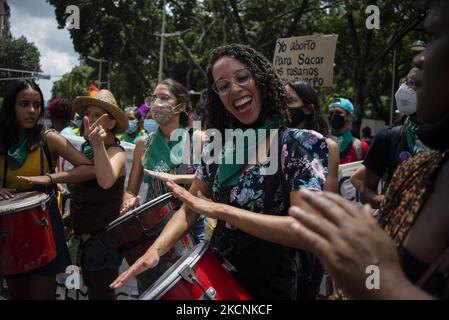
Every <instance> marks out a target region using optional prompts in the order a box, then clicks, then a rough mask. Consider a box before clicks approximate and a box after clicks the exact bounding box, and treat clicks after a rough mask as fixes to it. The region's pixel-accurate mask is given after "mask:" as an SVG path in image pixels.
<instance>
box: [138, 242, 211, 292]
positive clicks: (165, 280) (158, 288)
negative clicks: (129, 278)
mask: <svg viewBox="0 0 449 320" xmlns="http://www.w3.org/2000/svg"><path fill="white" fill-rule="evenodd" d="M207 248H208V243H207V242H202V243H199V244H197V245H196V246H195V247H193V248H192V249H190V250H189V251H188V252H187V253H186V254H185V255H184V256H183V257H182V258H180V259H179V260H178V261H177V262H176V263H175V264H174V265H172V266H171V267H170V268H169V269H168V270H167V271H165V272H164V274H163V275H162V276H161V277H160V278H159V279H158V280H157V281H156V282H155V283H154V284H153V285H152V286H151V287H150V288H149V289H147V290H146V291H145V292H144V293H142V295H141V296H140V297H139V300H157V299H159V298H161V297H162V296H163V295H164V294H165V293H166V292H167V291H168V290H170V289H171V288H172V287H173V286H174V285H175V284H176V283H177V282H178V281H179V280H180V279H181V275H180V273H181V271H182V270H183V269H184V268H185V267H186V266H189V267H190V268H193V266H195V265H196V264H197V262H198V261H199V260H200V259H201V257H202V256H203V254H204V253H205V252H206V250H207Z"/></svg>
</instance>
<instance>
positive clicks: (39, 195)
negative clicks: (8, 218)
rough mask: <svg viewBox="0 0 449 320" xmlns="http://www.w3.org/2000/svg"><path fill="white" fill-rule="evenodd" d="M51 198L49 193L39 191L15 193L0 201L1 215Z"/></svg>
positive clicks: (31, 206)
mask: <svg viewBox="0 0 449 320" xmlns="http://www.w3.org/2000/svg"><path fill="white" fill-rule="evenodd" d="M49 199H50V196H49V195H48V194H46V193H43V192H38V191H31V192H19V193H15V194H14V198H12V199H8V200H2V201H0V215H4V214H10V213H14V212H18V211H23V210H26V209H30V208H34V207H36V206H37V205H40V204H41V203H46V202H47V201H48V200H49Z"/></svg>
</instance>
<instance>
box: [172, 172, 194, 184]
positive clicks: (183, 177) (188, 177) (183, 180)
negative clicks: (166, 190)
mask: <svg viewBox="0 0 449 320" xmlns="http://www.w3.org/2000/svg"><path fill="white" fill-rule="evenodd" d="M193 179H195V175H194V174H177V175H176V181H175V182H176V183H177V184H184V185H191V184H192V182H193Z"/></svg>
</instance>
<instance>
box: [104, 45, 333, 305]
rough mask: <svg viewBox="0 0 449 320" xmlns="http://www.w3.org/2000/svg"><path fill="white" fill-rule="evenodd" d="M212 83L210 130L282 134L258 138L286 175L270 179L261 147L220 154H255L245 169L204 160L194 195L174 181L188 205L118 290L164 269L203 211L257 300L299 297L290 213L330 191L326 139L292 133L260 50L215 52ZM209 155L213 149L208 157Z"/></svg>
mask: <svg viewBox="0 0 449 320" xmlns="http://www.w3.org/2000/svg"><path fill="white" fill-rule="evenodd" d="M208 85H209V88H210V89H209V91H208V100H207V105H206V110H207V111H206V128H208V129H212V128H213V129H216V130H218V131H219V132H220V133H221V136H222V137H224V136H225V134H224V133H225V130H226V129H243V130H245V129H259V130H265V132H266V131H267V130H270V129H279V134H278V135H275V136H274V137H273V136H270V135H269V134H268V135H267V136H268V138H267V139H259V140H257V139H256V141H257V142H256V144H255V145H256V146H257V148H259V150H260V148H261V149H262V150H264V152H266V153H267V152H268V151H270V152H274V154H275V157H273V158H274V159H275V161H277V160H280V162H281V163H279V165H278V172H277V173H275V174H272V175H266V174H265V173H266V172H267V167H268V165H270V164H267V163H266V162H265V163H262V161H261V159H259V158H258V157H256V152H255V151H254V148H253V149H252V150H253V151H254V152H250V151H249V150H250V149H251V146H250V145H249V144H248V143H246V144H244V145H239V146H237V145H236V144H235V143H231V145H232V148H226V149H222V150H223V153H217V157H218V158H222V159H223V158H224V157H225V155H224V152H225V150H226V154H227V156H229V154H230V155H231V156H232V155H234V156H235V155H236V153H239V152H242V151H243V152H245V153H247V158H246V159H245V161H244V163H243V164H238V163H236V164H228V163H227V162H225V161H217V162H216V163H207V164H206V163H205V162H203V163H202V164H201V165H200V166H199V167H198V169H197V171H196V174H195V179H194V181H193V183H192V185H191V187H190V190H189V191H187V190H185V189H184V188H182V187H180V186H178V185H177V184H175V183H173V182H168V183H167V186H168V187H169V189H170V190H171V191H172V192H173V193H174V194H175V196H176V197H178V198H179V199H181V200H182V201H183V206H182V207H181V208H180V209H179V210H178V211H177V212H176V213H175V214H174V216H173V217H172V219H171V220H170V221H169V222H168V223H167V225H166V227H165V228H164V230H163V231H162V233H161V234H160V236H159V237H158V238H157V240H156V241H155V242H154V244H153V245H152V246H151V247H150V248H149V249H148V250H147V252H146V253H145V255H143V256H142V257H141V258H140V259H139V260H138V261H137V262H136V263H135V264H134V265H132V266H131V267H130V269H129V270H128V271H126V272H125V273H123V274H122V275H121V276H120V277H119V278H117V280H116V281H115V282H114V283H113V284H112V287H119V286H121V285H122V284H123V283H124V281H126V280H127V279H129V278H130V277H132V276H135V275H137V274H139V273H141V272H143V271H144V270H146V269H148V268H151V267H154V266H156V265H157V263H158V262H159V257H160V256H162V255H164V254H165V253H166V252H167V251H168V250H169V249H170V247H171V246H172V245H173V244H174V243H175V242H176V241H177V240H178V239H179V238H180V237H181V236H182V235H183V234H184V233H185V232H187V230H189V229H190V228H191V227H192V225H193V224H194V222H195V220H196V219H197V217H198V215H200V214H202V215H205V216H207V217H210V218H214V219H218V220H220V221H219V223H218V226H217V227H216V228H215V230H214V234H213V235H212V239H211V246H212V247H213V248H214V249H215V250H214V252H215V253H217V254H219V255H221V256H222V257H223V258H225V259H226V260H227V261H228V262H229V263H230V264H232V265H233V266H234V267H235V270H236V271H235V272H233V274H234V276H236V278H237V280H238V281H239V282H240V283H241V284H242V285H243V286H244V287H245V289H247V290H248V292H249V293H250V294H251V295H252V296H253V297H254V298H256V299H295V298H296V293H297V290H296V280H297V278H296V277H297V269H298V266H297V260H296V250H295V249H293V248H290V247H293V246H295V245H296V244H297V242H298V241H297V237H295V236H294V234H293V233H292V232H291V231H289V230H290V229H291V228H289V226H290V224H291V223H292V222H293V220H292V218H291V217H288V216H287V209H288V208H289V206H290V204H295V205H300V202H299V198H298V196H297V194H298V192H299V190H300V189H303V188H305V189H308V190H315V191H320V190H322V188H323V185H324V183H325V181H326V176H327V146H326V143H325V141H324V138H323V137H322V136H321V135H320V134H318V133H314V132H309V131H302V130H298V129H289V128H286V124H288V123H289V120H290V119H289V116H288V111H287V108H288V95H287V93H286V91H285V89H284V87H283V85H282V83H281V81H280V79H279V78H278V76H277V75H276V74H275V72H274V68H273V67H272V66H271V64H270V63H269V62H268V61H267V60H266V59H265V58H264V57H263V56H262V55H261V54H260V53H258V52H257V51H255V50H254V49H252V48H249V47H247V46H243V45H238V44H233V45H227V46H224V47H220V48H217V49H215V50H214V51H213V52H212V58H211V62H210V65H209V68H208ZM248 132H249V131H248ZM259 132H260V131H259ZM268 133H269V132H268ZM275 139H278V142H279V148H278V149H276V148H273V149H272V150H271V149H270V148H271V147H272V146H276V144H272V142H273V141H275ZM214 142H215V141H214ZM222 144H224V141H222ZM210 145H212V142H211V144H210ZM252 147H254V146H252ZM208 152H210V149H209V148H208V144H206V145H205V147H204V153H203V155H205V154H206V153H208ZM228 153H229V154H228ZM249 159H252V160H256V161H249ZM250 162H251V163H256V164H255V165H250ZM217 163H220V164H217ZM276 163H277V162H276ZM208 198H211V199H212V201H211V200H209V199H208Z"/></svg>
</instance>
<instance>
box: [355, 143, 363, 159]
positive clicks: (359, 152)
mask: <svg viewBox="0 0 449 320" xmlns="http://www.w3.org/2000/svg"><path fill="white" fill-rule="evenodd" d="M352 145H353V146H354V150H355V153H356V154H357V160H359V161H360V160H362V159H363V145H362V142H361V141H360V140H359V139H357V138H352Z"/></svg>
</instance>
